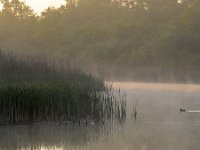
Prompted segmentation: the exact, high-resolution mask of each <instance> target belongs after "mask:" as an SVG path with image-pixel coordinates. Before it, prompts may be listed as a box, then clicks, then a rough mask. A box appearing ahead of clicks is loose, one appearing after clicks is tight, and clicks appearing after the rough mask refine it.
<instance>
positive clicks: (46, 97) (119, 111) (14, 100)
mask: <svg viewBox="0 0 200 150" xmlns="http://www.w3.org/2000/svg"><path fill="white" fill-rule="evenodd" d="M125 107H126V103H125V99H124V98H120V99H116V98H115V94H114V92H113V90H112V87H111V85H110V86H107V85H105V83H104V82H103V81H102V80H99V79H97V78H95V77H93V76H91V75H88V74H86V73H84V72H83V71H81V69H80V68H79V67H77V65H69V63H68V65H65V63H64V62H58V61H56V60H55V59H48V58H45V57H39V56H24V55H16V54H14V53H5V52H1V53H0V123H2V124H17V123H35V122H49V121H51V122H66V121H68V122H79V123H80V120H83V119H84V120H93V121H97V122H102V123H105V122H106V121H107V120H113V119H114V118H117V119H118V120H119V121H120V122H122V120H123V119H122V118H125Z"/></svg>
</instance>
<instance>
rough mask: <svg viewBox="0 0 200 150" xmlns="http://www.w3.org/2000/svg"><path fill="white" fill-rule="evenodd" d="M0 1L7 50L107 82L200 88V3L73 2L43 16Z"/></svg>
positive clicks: (1, 38) (0, 36)
mask: <svg viewBox="0 0 200 150" xmlns="http://www.w3.org/2000/svg"><path fill="white" fill-rule="evenodd" d="M0 1H1V2H2V3H3V6H4V7H3V10H2V12H1V13H0V46H1V47H2V48H3V49H6V50H16V51H21V52H24V53H46V54H48V55H50V56H56V57H60V58H62V59H67V60H69V61H71V60H72V61H76V62H79V63H83V64H88V65H89V68H90V69H91V70H93V72H94V73H97V74H98V75H100V76H103V77H105V78H111V79H118V80H120V79H121V80H122V79H127V80H138V81H161V82H167V81H177V82H187V81H192V82H200V78H199V77H200V42H199V41H200V1H199V0H112V1H111V0H78V1H77V0H69V1H67V3H66V5H65V6H62V7H60V8H58V9H55V8H48V9H47V10H45V11H44V12H43V13H42V14H41V16H37V15H35V14H34V13H33V11H32V10H31V9H30V8H29V7H28V6H26V5H25V4H24V3H23V2H19V1H18V0H11V1H9V0H0Z"/></svg>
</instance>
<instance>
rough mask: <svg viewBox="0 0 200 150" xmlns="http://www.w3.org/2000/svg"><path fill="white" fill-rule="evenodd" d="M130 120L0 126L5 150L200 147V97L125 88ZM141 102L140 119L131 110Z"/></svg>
mask: <svg viewBox="0 0 200 150" xmlns="http://www.w3.org/2000/svg"><path fill="white" fill-rule="evenodd" d="M125 91H126V93H127V107H128V108H127V109H128V110H127V112H128V113H127V120H126V122H125V123H124V124H113V125H112V126H111V125H97V124H95V125H91V124H89V125H87V126H86V125H81V126H79V125H56V124H48V125H47V124H46V125H33V126H14V127H13V126H10V127H0V149H1V150H4V149H5V150H13V149H18V150H35V149H36V150H38V149H39V150H162V149H167V150H168V149H169V150H170V149H171V150H188V149H199V147H200V143H199V139H200V113H180V108H186V109H188V110H198V109H200V93H198V92H185V91H178V92H177V91H164V90H161V91H160V90H159V91H155V90H154V91H152V90H147V89H145V90H141V89H139V90H137V89H134V90H133V89H126V90H125ZM138 99H139V102H138V104H137V113H138V114H137V120H136V121H135V120H134V119H132V118H131V112H132V110H133V107H134V106H135V103H136V102H137V100H138Z"/></svg>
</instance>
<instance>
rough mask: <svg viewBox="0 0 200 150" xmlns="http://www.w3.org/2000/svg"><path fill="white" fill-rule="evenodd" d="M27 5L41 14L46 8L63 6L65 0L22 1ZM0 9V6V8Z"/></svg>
mask: <svg viewBox="0 0 200 150" xmlns="http://www.w3.org/2000/svg"><path fill="white" fill-rule="evenodd" d="M23 1H25V2H26V3H27V5H29V6H30V7H31V8H32V9H33V10H34V11H35V12H36V13H38V14H39V13H41V12H42V11H43V10H44V9H47V8H48V7H56V8H57V7H60V6H61V5H63V4H65V0H23ZM0 8H1V6H0Z"/></svg>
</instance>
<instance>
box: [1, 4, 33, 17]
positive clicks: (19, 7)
mask: <svg viewBox="0 0 200 150" xmlns="http://www.w3.org/2000/svg"><path fill="white" fill-rule="evenodd" d="M0 2H1V3H2V4H3V9H2V13H3V14H11V15H13V16H16V17H19V18H21V19H25V18H27V17H32V16H34V13H33V10H32V9H31V8H30V7H29V6H27V5H26V4H25V2H21V1H19V0H11V1H9V0H0Z"/></svg>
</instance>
